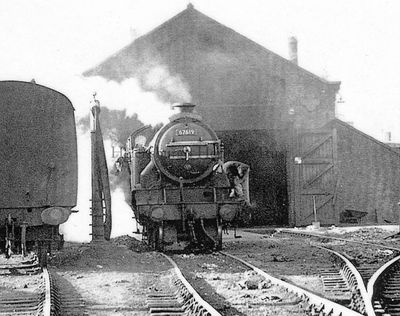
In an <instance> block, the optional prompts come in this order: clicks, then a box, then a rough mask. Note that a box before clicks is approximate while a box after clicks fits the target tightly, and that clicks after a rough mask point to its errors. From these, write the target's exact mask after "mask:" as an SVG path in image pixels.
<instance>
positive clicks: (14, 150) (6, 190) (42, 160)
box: [0, 81, 77, 261]
mask: <svg viewBox="0 0 400 316" xmlns="http://www.w3.org/2000/svg"><path fill="white" fill-rule="evenodd" d="M0 111H1V115H0V144H1V149H0V161H1V164H0V174H1V177H0V238H1V244H0V249H1V250H2V251H4V252H6V254H7V255H8V256H9V255H10V254H11V253H12V252H14V253H15V252H23V253H26V252H27V251H30V250H37V251H39V253H41V256H42V258H41V260H42V261H43V260H45V259H44V258H45V255H46V253H47V251H48V250H49V249H50V250H51V247H55V246H60V245H61V244H62V241H63V239H62V236H61V235H60V234H59V225H60V224H62V223H64V222H66V221H67V220H68V218H69V216H70V214H71V209H72V208H73V207H74V206H75V205H76V198H77V144H76V129H75V119H74V108H73V106H72V104H71V102H70V101H69V100H68V98H67V97H66V96H64V95H63V94H61V93H60V92H57V91H55V90H52V89H50V88H47V87H44V86H41V85H38V84H36V83H34V82H21V81H1V82H0Z"/></svg>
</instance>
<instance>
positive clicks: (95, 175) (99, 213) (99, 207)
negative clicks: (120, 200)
mask: <svg viewBox="0 0 400 316" xmlns="http://www.w3.org/2000/svg"><path fill="white" fill-rule="evenodd" d="M95 96H96V95H94V96H93V97H95ZM99 112H100V106H99V102H98V101H97V100H96V99H94V106H93V107H92V109H91V115H92V120H91V123H92V128H91V131H90V138H91V169H92V207H91V210H92V213H91V215H92V241H103V240H104V214H103V201H102V195H101V191H100V184H99V181H100V179H99V172H98V169H99V164H98V161H97V137H96V130H97V125H98V114H99Z"/></svg>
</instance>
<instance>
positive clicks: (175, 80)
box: [142, 65, 191, 102]
mask: <svg viewBox="0 0 400 316" xmlns="http://www.w3.org/2000/svg"><path fill="white" fill-rule="evenodd" d="M142 75H143V85H144V86H145V87H146V88H148V89H151V90H154V91H164V92H165V93H166V94H168V95H169V96H173V98H175V100H174V101H175V102H190V101H191V96H190V93H189V87H188V86H187V84H186V83H185V82H184V81H183V79H182V78H181V77H180V76H171V74H170V72H169V70H168V68H167V67H166V66H165V65H157V66H154V65H153V66H152V67H149V66H146V67H145V68H143V69H142Z"/></svg>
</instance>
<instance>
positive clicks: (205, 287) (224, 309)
mask: <svg viewBox="0 0 400 316" xmlns="http://www.w3.org/2000/svg"><path fill="white" fill-rule="evenodd" d="M173 259H174V260H175V261H176V262H177V264H178V266H179V268H180V269H181V270H182V272H183V274H184V275H185V277H186V278H187V279H188V280H189V282H190V283H191V284H192V286H193V287H194V288H195V289H196V291H197V292H198V293H199V294H200V295H201V296H202V297H203V298H204V299H205V300H206V301H207V302H208V303H209V304H211V305H212V306H213V307H214V308H215V309H216V310H218V311H219V312H220V313H221V314H222V315H229V316H230V315H232V316H233V315H250V316H252V315H254V316H256V315H303V311H302V308H301V306H300V304H299V303H300V300H299V299H298V298H297V297H296V296H294V295H292V294H289V293H287V292H286V291H285V290H283V289H282V288H279V287H277V286H274V285H272V284H271V283H270V282H269V281H268V280H265V279H264V278H263V277H261V276H259V275H258V274H257V273H255V272H253V271H251V270H248V269H247V267H245V266H243V265H241V264H240V263H238V262H237V261H235V260H232V259H230V258H228V257H225V256H223V255H219V254H210V255H196V256H195V255H175V256H174V257H173Z"/></svg>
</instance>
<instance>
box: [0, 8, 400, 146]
mask: <svg viewBox="0 0 400 316" xmlns="http://www.w3.org/2000/svg"><path fill="white" fill-rule="evenodd" d="M187 3H188V1H186V0H169V1H165V0H159V1H156V0H127V1H118V0H113V1H100V0H97V1H94V0H93V1H84V0H69V1H60V0H51V1H46V0H40V1H39V0H27V1H19V0H13V1H9V0H0V4H1V7H0V21H1V22H0V23H1V27H0V79H19V80H30V79H32V78H35V79H36V80H37V82H38V83H41V84H44V85H48V86H51V87H53V88H56V89H58V90H61V91H63V92H68V89H67V88H66V87H65V86H63V84H62V81H61V82H60V80H57V79H56V78H63V77H65V76H73V75H79V74H81V73H82V72H83V71H84V70H86V69H88V68H90V67H91V66H93V65H96V64H98V63H99V62H101V61H102V60H103V59H104V58H106V57H108V56H109V55H111V54H113V53H115V52H116V51H118V50H119V49H121V48H122V47H124V46H125V45H127V44H129V43H130V42H131V41H132V39H133V38H135V37H137V36H138V35H142V34H144V33H146V32H148V31H150V30H151V29H152V28H154V27H156V26H158V25H159V24H161V23H162V22H164V21H166V20H168V19H169V18H171V17H172V16H174V15H175V14H177V13H179V12H180V11H182V10H184V9H185V8H186V5H187ZM192 3H193V4H194V6H195V8H196V9H198V10H200V11H201V12H203V13H205V14H206V15H208V16H210V17H212V18H214V19H216V20H217V21H219V22H221V23H223V24H225V25H227V26H228V27H231V28H233V29H234V30H236V31H238V32H239V33H241V34H243V35H245V36H247V37H248V38H250V39H252V40H254V41H256V42H258V43H260V44H261V45H263V46H265V47H267V48H268V49H270V50H272V51H274V52H276V53H278V54H280V55H282V56H283V57H287V56H288V55H287V40H288V37H289V36H291V35H295V36H296V37H297V38H298V41H299V64H300V65H301V66H302V67H304V68H306V69H307V70H310V71H312V72H314V73H315V74H317V75H320V76H323V77H325V78H328V79H329V80H340V81H341V82H342V88H341V96H342V97H343V99H344V101H345V103H342V104H340V105H339V108H338V110H339V113H340V114H341V115H342V117H343V118H344V119H345V120H346V121H353V122H354V124H355V126H356V127H359V128H360V129H362V130H363V131H366V132H368V133H370V134H372V135H374V136H376V137H378V138H379V137H381V136H382V135H383V132H384V131H388V130H391V131H392V132H393V133H394V135H395V137H396V138H397V139H398V140H400V110H399V107H400V77H399V75H398V74H399V72H400V58H399V53H400V45H399V41H400V1H397V0H388V1H384V0H329V1H322V0H301V1H300V0H271V1H261V0H246V1H241V0H193V1H192ZM90 93H91V92H90ZM90 93H89V94H90ZM75 106H78V107H79V106H80V105H76V104H75Z"/></svg>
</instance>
